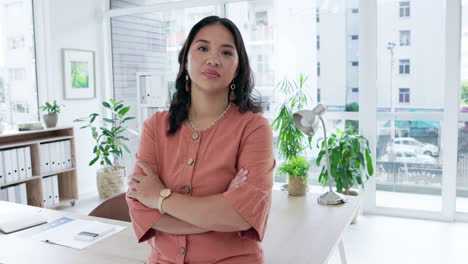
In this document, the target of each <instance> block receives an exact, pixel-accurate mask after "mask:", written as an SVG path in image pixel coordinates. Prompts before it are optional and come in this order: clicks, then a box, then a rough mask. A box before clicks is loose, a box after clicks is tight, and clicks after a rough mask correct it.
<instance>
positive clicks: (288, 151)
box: [272, 74, 312, 196]
mask: <svg viewBox="0 0 468 264" xmlns="http://www.w3.org/2000/svg"><path fill="white" fill-rule="evenodd" d="M306 81H307V77H305V76H303V75H302V74H300V76H299V82H295V81H293V82H291V81H289V80H287V79H284V80H283V81H281V82H280V83H279V84H278V85H277V88H279V89H280V90H281V92H282V93H283V94H284V96H285V101H284V103H283V104H282V105H281V106H280V111H279V114H278V116H277V117H276V118H275V120H274V121H273V123H272V127H273V130H275V131H278V132H279V135H278V150H279V156H280V158H282V159H284V160H285V161H284V163H283V164H282V165H281V166H280V167H279V171H280V173H281V174H282V175H286V176H288V192H289V194H290V195H296V196H300V195H305V192H306V186H307V176H308V170H309V168H310V164H307V161H306V160H305V158H304V157H301V155H303V153H304V150H305V149H306V147H308V146H309V147H310V146H311V142H312V137H308V144H307V142H306V140H305V136H304V134H302V132H301V131H300V130H299V128H297V126H296V125H295V124H294V120H293V117H292V116H293V113H295V112H296V111H299V110H301V109H303V107H304V105H305V104H306V103H307V96H306V94H305V93H304V90H303V87H304V84H305V82H306ZM307 165H309V166H307Z"/></svg>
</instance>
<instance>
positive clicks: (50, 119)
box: [43, 114, 58, 128]
mask: <svg viewBox="0 0 468 264" xmlns="http://www.w3.org/2000/svg"><path fill="white" fill-rule="evenodd" d="M43 117H44V123H45V125H46V127H47V128H50V127H55V126H56V125H57V120H58V115H57V114H46V115H43Z"/></svg>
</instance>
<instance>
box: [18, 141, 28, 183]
mask: <svg viewBox="0 0 468 264" xmlns="http://www.w3.org/2000/svg"><path fill="white" fill-rule="evenodd" d="M16 158H17V160H18V174H19V179H20V180H25V179H26V162H25V160H24V148H17V149H16Z"/></svg>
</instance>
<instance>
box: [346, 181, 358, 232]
mask: <svg viewBox="0 0 468 264" xmlns="http://www.w3.org/2000/svg"><path fill="white" fill-rule="evenodd" d="M342 194H344V195H349V196H358V195H359V192H358V191H357V190H352V189H349V190H347V191H346V190H345V191H344V192H342ZM359 211H360V209H358V210H357V212H356V214H355V215H354V217H353V220H351V224H352V225H354V224H356V223H357V220H358V216H359Z"/></svg>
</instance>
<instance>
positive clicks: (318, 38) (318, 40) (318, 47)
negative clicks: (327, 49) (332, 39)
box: [317, 35, 320, 50]
mask: <svg viewBox="0 0 468 264" xmlns="http://www.w3.org/2000/svg"><path fill="white" fill-rule="evenodd" d="M317 50H320V36H319V35H317Z"/></svg>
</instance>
